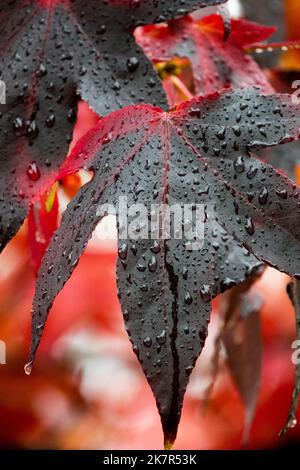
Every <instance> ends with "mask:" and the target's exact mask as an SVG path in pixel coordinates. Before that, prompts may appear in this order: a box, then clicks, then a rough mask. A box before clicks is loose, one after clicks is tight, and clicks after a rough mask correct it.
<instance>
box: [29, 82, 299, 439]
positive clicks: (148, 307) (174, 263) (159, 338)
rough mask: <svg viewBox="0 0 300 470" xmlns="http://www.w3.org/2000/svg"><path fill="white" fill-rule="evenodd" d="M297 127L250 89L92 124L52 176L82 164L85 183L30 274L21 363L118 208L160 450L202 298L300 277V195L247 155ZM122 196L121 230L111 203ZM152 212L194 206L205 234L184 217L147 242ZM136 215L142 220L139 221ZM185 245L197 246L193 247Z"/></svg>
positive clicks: (285, 105) (124, 277) (199, 336)
mask: <svg viewBox="0 0 300 470" xmlns="http://www.w3.org/2000/svg"><path fill="white" fill-rule="evenodd" d="M299 125H300V110H299V108H298V107H296V106H294V105H293V104H292V101H291V98H290V97H289V96H285V95H272V96H271V95H270V96H262V95H260V93H259V91H257V90H255V89H249V90H236V91H229V92H223V93H221V94H219V93H214V94H211V95H209V96H208V97H205V98H197V99H194V100H191V101H189V102H186V103H184V104H183V105H181V106H179V107H178V108H177V110H175V111H172V112H170V113H165V112H164V111H162V110H161V109H159V108H154V107H152V106H150V105H141V106H133V107H128V108H125V109H124V110H122V111H117V112H115V113H112V114H110V116H108V117H107V118H104V119H103V120H101V121H100V122H99V124H98V125H97V126H96V127H95V128H94V129H93V130H92V131H90V132H89V133H88V134H87V135H86V136H85V137H83V138H82V140H81V141H80V142H79V143H78V144H77V146H76V147H75V149H74V150H73V152H72V154H71V156H70V158H69V159H68V161H67V163H66V166H65V167H64V168H63V169H62V171H61V176H63V175H65V174H68V173H72V172H74V171H76V170H77V169H78V168H79V167H82V166H85V167H86V168H87V169H90V170H92V171H93V172H94V177H93V179H92V180H91V181H90V182H89V183H87V184H86V185H85V186H84V187H83V188H82V189H81V190H80V191H79V192H78V194H77V195H76V197H75V198H74V199H73V200H72V202H71V203H70V204H69V206H68V208H67V210H66V211H65V213H64V216H63V220H62V224H61V227H60V228H59V230H58V231H57V232H56V234H55V235H54V237H53V239H52V241H51V243H50V245H49V247H48V249H47V251H46V254H45V257H44V259H43V262H42V265H41V268H40V270H39V275H38V281H37V287H36V293H35V298H34V312H33V337H32V345H31V356H30V360H31V361H32V360H33V358H34V354H35V351H36V348H37V346H38V343H39V341H40V338H41V335H42V331H43V328H44V325H45V322H46V319H47V315H48V312H49V309H50V307H51V305H52V303H53V301H54V299H55V297H56V296H57V294H58V292H59V291H60V290H61V289H62V287H63V286H64V284H65V282H66V281H67V280H68V279H69V277H70V276H71V274H72V272H73V270H74V269H75V266H76V264H77V263H78V260H79V257H80V255H81V254H82V252H83V250H84V248H85V246H86V244H87V242H88V240H89V238H90V237H91V235H92V232H93V230H94V228H95V227H96V225H97V224H98V222H99V221H100V220H101V219H102V218H103V217H104V216H105V215H106V214H107V213H113V212H114V210H115V209H116V213H117V218H118V222H119V227H118V230H119V258H118V267H117V272H118V288H119V297H120V300H121V305H122V310H123V314H124V320H125V324H126V328H127V332H128V334H129V337H130V339H131V341H132V343H133V348H134V351H135V353H136V354H137V356H138V358H139V360H140V362H141V364H142V367H143V369H144V372H145V374H146V376H147V379H148V381H149V383H150V386H151V388H152V390H153V393H154V395H155V397H156V400H157V405H158V408H159V411H160V415H161V418H162V424H163V428H164V433H165V444H166V446H167V447H169V446H170V444H171V442H172V441H173V440H174V438H175V436H176V432H177V425H178V422H179V418H180V413H181V407H182V401H183V397H184V392H185V388H186V386H187V383H188V379H189V375H190V373H191V371H192V369H193V366H194V363H195V361H196V359H197V357H198V355H199V353H200V352H201V349H202V347H203V344H204V341H205V338H206V334H207V323H208V321H209V315H210V300H211V298H212V297H214V296H216V295H217V294H218V293H220V292H224V291H225V290H226V289H229V288H230V287H232V286H234V285H235V284H236V283H238V282H242V281H243V280H244V279H246V278H247V277H248V276H249V275H251V274H252V273H253V271H254V270H255V269H257V268H258V267H259V266H260V264H261V263H260V262H259V261H258V259H259V260H262V261H265V262H267V263H269V264H270V265H272V266H276V267H277V269H279V270H282V271H286V272H287V273H289V274H291V275H295V276H297V277H299V261H300V255H299V252H300V251H299V244H300V233H299V226H300V225H299V211H300V207H299V194H300V191H299V189H298V188H297V187H296V185H294V184H293V183H292V182H291V181H290V180H289V179H287V178H286V177H285V176H283V175H282V174H280V173H277V172H276V171H275V170H274V169H273V168H272V167H271V166H269V165H267V164H264V163H262V162H261V161H259V160H256V159H255V158H251V157H250V153H249V152H250V150H251V149H252V148H254V149H257V148H258V147H264V146H271V145H276V144H279V143H283V142H286V141H290V140H292V139H294V138H298V134H299ZM124 196H126V197H127V201H126V203H127V206H128V207H129V208H130V210H129V213H128V214H127V215H128V220H127V224H125V223H124V210H123V209H122V208H121V207H120V206H119V204H120V197H124ZM107 204H113V205H114V207H112V206H107ZM134 204H139V205H138V206H134ZM141 204H142V206H141ZM154 204H158V205H163V210H162V213H161V214H160V220H161V221H162V223H163V227H164V224H167V222H168V214H167V212H166V205H169V206H171V207H173V206H174V205H176V204H177V205H179V207H180V208H183V206H184V205H188V206H189V207H190V205H192V212H193V210H195V208H196V207H198V206H195V204H196V205H199V207H200V208H203V212H201V213H200V219H201V222H203V224H201V223H200V225H199V226H200V227H203V228H204V233H203V234H201V230H200V234H199V233H197V234H196V233H195V232H194V231H192V233H191V232H189V230H188V229H189V228H190V226H191V217H190V215H186V213H184V217H183V219H182V224H183V228H184V230H183V233H180V228H182V224H180V226H178V225H177V226H175V225H176V224H175V222H174V220H173V219H172V218H171V235H172V234H173V235H172V236H171V238H167V239H162V237H161V236H160V235H161V233H155V234H154V236H153V234H149V224H148V223H147V220H148V219H149V217H150V216H151V215H152V214H153V205H154ZM103 205H105V206H104V207H103ZM177 207H178V206H177ZM145 208H146V213H145V214H144V218H142V219H141V217H137V216H138V214H139V213H140V211H143V210H144V209H145ZM193 208H194V209H193ZM126 212H127V211H126V210H125V213H126ZM150 218H151V217H150ZM167 225H168V224H167ZM125 226H127V227H128V228H130V229H131V233H129V234H128V233H127V234H126V232H125ZM152 227H153V226H152ZM175 229H177V230H175ZM178 231H179V233H178ZM178 235H179V236H178ZM150 236H151V239H150ZM147 237H148V238H147ZM194 242H197V243H200V245H196V247H197V249H194V250H191V248H196V247H195V246H194V245H193V246H191V243H194ZM202 243H203V244H202ZM245 247H246V248H245ZM251 253H253V254H254V255H255V256H254V255H253V254H251ZM256 258H258V259H256Z"/></svg>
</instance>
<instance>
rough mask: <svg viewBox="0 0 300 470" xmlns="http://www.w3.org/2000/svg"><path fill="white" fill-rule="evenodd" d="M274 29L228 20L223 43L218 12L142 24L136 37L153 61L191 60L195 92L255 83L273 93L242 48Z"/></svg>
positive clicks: (263, 37) (222, 25) (222, 26)
mask: <svg viewBox="0 0 300 470" xmlns="http://www.w3.org/2000/svg"><path fill="white" fill-rule="evenodd" d="M273 32H274V28H270V27H267V26H261V25H258V24H256V23H251V22H249V21H245V20H232V21H231V35H230V37H229V39H228V40H227V41H226V42H225V43H224V38H223V37H224V24H223V21H222V17H221V16H220V15H211V16H208V17H205V18H202V19H201V20H199V21H195V20H193V19H192V18H191V17H186V18H182V19H179V20H175V21H172V22H171V23H170V24H169V25H158V26H145V27H144V28H141V29H139V30H137V32H136V37H137V40H138V42H139V44H140V45H141V46H142V47H143V49H144V50H145V52H146V53H147V55H148V57H150V58H151V59H152V60H154V61H157V60H168V59H170V58H172V57H177V56H179V57H187V58H188V59H189V60H190V61H191V65H192V68H193V71H194V78H195V89H196V90H195V91H196V94H197V95H200V94H205V93H209V92H211V91H215V90H220V89H222V88H228V87H235V88H241V87H247V86H248V87H249V86H254V85H258V86H260V87H261V88H262V89H263V90H264V91H265V92H272V87H271V86H270V84H269V82H268V80H267V78H266V76H265V74H264V73H263V72H262V71H261V70H260V68H259V67H258V65H257V64H256V63H255V62H254V60H253V59H252V58H251V57H250V55H248V54H247V53H246V52H245V51H244V50H243V48H244V47H245V46H249V45H251V44H252V43H255V42H258V41H262V40H264V39H267V38H268V37H269V36H271V34H272V33H273Z"/></svg>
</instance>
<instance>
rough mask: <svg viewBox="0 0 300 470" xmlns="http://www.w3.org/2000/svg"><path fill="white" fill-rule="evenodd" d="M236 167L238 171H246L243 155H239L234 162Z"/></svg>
mask: <svg viewBox="0 0 300 470" xmlns="http://www.w3.org/2000/svg"><path fill="white" fill-rule="evenodd" d="M234 169H235V171H236V172H237V173H243V171H245V162H244V159H243V157H241V156H239V157H237V158H236V160H235V162H234Z"/></svg>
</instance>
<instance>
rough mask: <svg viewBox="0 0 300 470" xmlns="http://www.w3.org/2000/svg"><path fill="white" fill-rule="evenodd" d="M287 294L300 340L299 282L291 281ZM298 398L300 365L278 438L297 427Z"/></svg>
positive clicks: (299, 364)
mask: <svg viewBox="0 0 300 470" xmlns="http://www.w3.org/2000/svg"><path fill="white" fill-rule="evenodd" d="M287 292H288V294H289V297H290V299H291V302H292V304H293V306H294V308H295V320H296V335H297V339H298V340H300V282H299V281H292V282H290V283H289V284H288V286H287ZM299 396H300V363H298V364H297V365H296V367H295V383H294V390H293V396H292V402H291V406H290V411H289V415H288V418H287V421H286V423H285V425H284V427H283V428H282V430H281V431H280V434H279V435H280V436H283V435H284V434H286V433H287V431H289V430H290V429H292V428H294V427H295V426H296V425H297V418H296V411H297V408H298V403H299Z"/></svg>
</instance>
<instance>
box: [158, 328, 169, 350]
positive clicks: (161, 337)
mask: <svg viewBox="0 0 300 470" xmlns="http://www.w3.org/2000/svg"><path fill="white" fill-rule="evenodd" d="M166 339H167V334H166V332H165V330H163V331H162V332H161V334H160V335H157V336H156V340H157V342H158V344H160V345H161V346H162V345H163V344H165V342H166Z"/></svg>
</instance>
